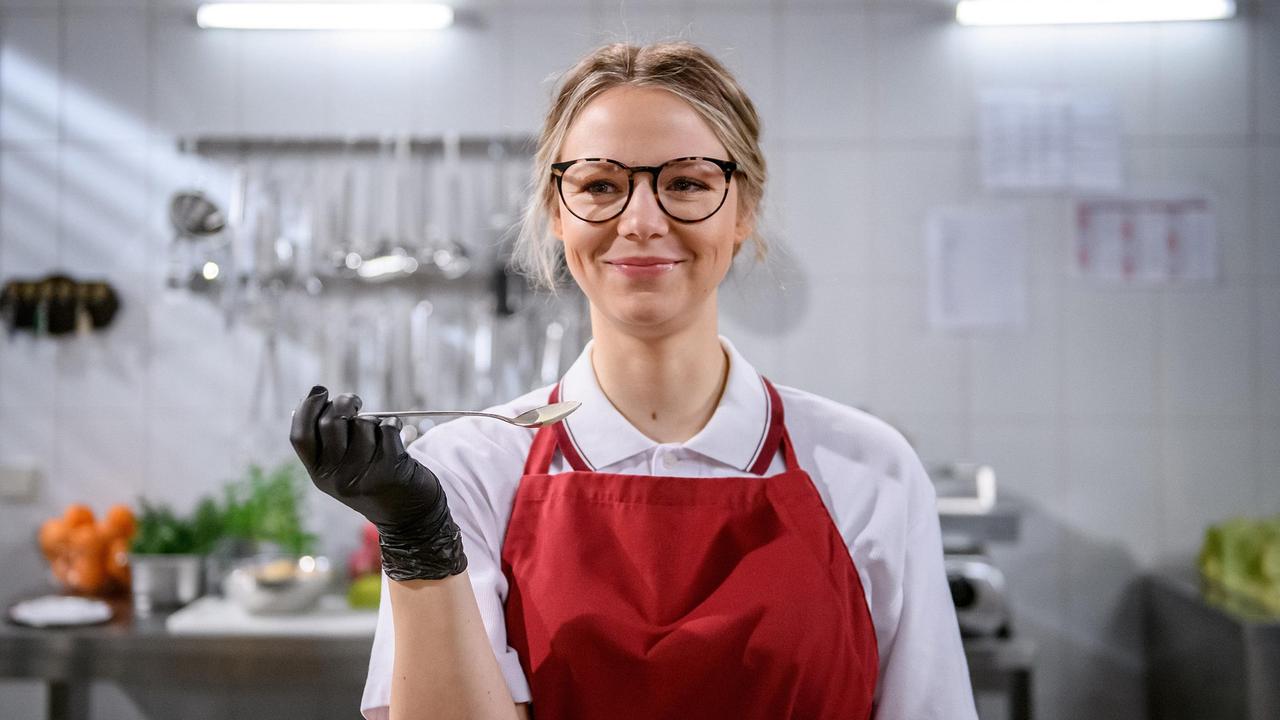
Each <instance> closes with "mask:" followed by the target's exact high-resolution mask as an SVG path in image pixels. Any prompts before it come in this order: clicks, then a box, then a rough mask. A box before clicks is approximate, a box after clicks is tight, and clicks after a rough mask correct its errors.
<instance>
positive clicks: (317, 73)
mask: <svg viewBox="0 0 1280 720" xmlns="http://www.w3.org/2000/svg"><path fill="white" fill-rule="evenodd" d="M335 35H336V33H326V32H289V31H280V32H275V31H265V30H264V31H257V32H252V33H245V34H243V35H241V36H240V53H239V56H238V57H237V58H236V59H235V60H233V61H231V66H232V67H233V68H234V72H235V73H236V79H235V84H236V85H238V86H239V87H240V89H241V98H242V104H241V106H240V108H239V124H238V127H237V128H236V130H237V131H239V132H241V133H244V134H246V135H282V136H287V137H295V136H307V135H323V134H327V133H338V134H340V133H341V132H342V128H339V127H337V126H336V125H334V123H333V119H334V114H333V109H334V102H335V99H334V93H333V88H332V85H331V82H330V81H331V78H332V77H333V74H334V72H335V66H334V63H335V62H336V57H337V53H336V51H335Z"/></svg>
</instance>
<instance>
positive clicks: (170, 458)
mask: <svg viewBox="0 0 1280 720" xmlns="http://www.w3.org/2000/svg"><path fill="white" fill-rule="evenodd" d="M139 432H140V434H141V436H142V437H143V438H145V450H146V452H145V453H144V456H143V458H141V463H142V464H143V466H144V467H145V470H146V477H145V481H143V482H141V483H140V488H139V489H140V491H141V492H142V493H143V495H144V496H145V497H146V498H147V499H148V500H150V501H152V502H163V503H168V504H170V505H172V506H173V508H174V509H175V510H178V511H179V512H187V511H189V510H190V509H191V508H193V507H195V504H196V502H198V501H199V499H200V498H202V497H206V496H210V495H212V496H215V497H219V498H220V497H221V495H222V488H223V487H224V486H225V485H226V483H227V482H228V481H231V480H236V479H239V478H240V477H241V475H242V473H243V472H244V470H245V468H246V467H247V465H248V461H249V458H248V453H247V452H246V450H247V448H246V447H245V445H246V440H247V438H248V435H249V433H247V432H245V428H244V419H243V416H241V415H240V414H239V413H232V412H228V411H226V410H223V409H217V410H212V409H210V408H199V409H198V408H190V409H180V408H173V407H156V408H154V409H152V410H151V411H150V412H148V413H147V417H146V420H145V423H144V427H143V428H141V429H140V431H139ZM285 434H286V435H287V431H286V433H285Z"/></svg>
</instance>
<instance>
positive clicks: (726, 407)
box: [360, 337, 977, 720]
mask: <svg viewBox="0 0 1280 720" xmlns="http://www.w3.org/2000/svg"><path fill="white" fill-rule="evenodd" d="M720 342H721V344H722V345H723V346H724V349H725V351H726V352H727V354H728V356H729V378H728V381H727V382H726V384H725V390H724V394H723V395H722V396H721V398H720V405H719V406H718V407H717V408H716V411H715V413H714V414H713V415H712V416H711V420H710V421H709V422H708V423H707V425H706V427H704V428H703V429H702V430H701V431H700V432H698V434H697V435H695V436H694V437H692V438H690V439H689V440H688V441H687V442H684V443H658V442H654V441H653V440H651V439H650V438H649V437H647V436H645V435H644V434H643V433H641V432H640V431H639V430H637V429H636V428H635V427H634V426H632V425H631V424H630V423H629V422H628V421H627V420H626V418H624V417H623V416H622V415H621V414H620V413H619V412H618V411H617V409H615V408H614V407H613V404H612V403H610V402H609V399H608V398H607V397H605V395H604V393H603V392H602V391H601V390H600V386H599V385H598V384H597V382H596V377H595V371H594V370H593V368H592V365H591V345H592V343H591V342H588V343H587V346H586V347H585V348H584V349H583V351H582V354H581V355H580V356H579V357H578V359H577V360H576V361H575V362H574V364H573V366H572V367H570V368H569V371H568V372H567V373H566V374H565V376H564V378H563V380H562V381H561V386H560V397H561V398H562V399H564V400H578V401H581V403H582V407H580V408H578V410H577V411H576V412H575V413H574V414H572V415H570V416H569V417H568V418H567V419H566V420H565V421H564V422H565V424H566V427H567V430H568V431H569V436H570V438H571V439H572V441H573V443H574V445H575V446H576V447H577V449H578V450H579V452H580V453H581V455H582V458H583V459H584V460H585V461H586V462H587V464H588V465H589V466H590V467H591V469H593V470H596V471H598V472H606V473H620V474H635V475H668V476H681V477H688V478H690V479H691V480H690V482H696V478H704V477H717V476H721V477H724V476H743V475H749V474H750V472H749V470H748V468H750V467H751V465H752V464H753V463H754V462H755V459H756V457H755V456H756V454H757V453H758V452H759V451H760V447H761V445H762V444H763V439H764V434H765V431H766V429H767V427H768V421H769V417H768V416H769V399H768V396H767V394H766V391H765V389H764V386H763V384H762V383H761V381H760V376H759V375H758V373H757V372H756V370H755V368H753V367H752V366H751V365H750V363H748V362H747V361H746V359H745V358H743V357H742V355H740V354H739V353H738V351H737V349H736V348H734V346H733V344H732V343H730V342H729V341H728V340H727V339H725V338H724V337H721V338H720ZM775 387H776V388H777V391H778V394H779V395H780V396H781V398H782V406H783V417H784V422H785V424H786V427H787V430H788V432H789V434H790V437H791V440H792V444H793V445H794V448H795V452H796V457H797V459H798V460H799V463H800V467H801V469H803V470H805V471H806V472H808V474H809V476H810V477H811V478H812V479H813V483H814V485H815V486H816V487H817V490H818V494H819V495H820V496H821V497H822V501H823V503H824V504H825V505H826V507H827V511H828V512H830V514H831V519H832V521H833V522H834V523H835V526H836V528H837V530H839V532H840V535H841V536H842V537H843V538H844V541H845V544H846V545H847V546H848V548H849V554H850V556H851V557H852V558H853V562H854V565H855V566H856V567H857V570H858V577H859V579H860V580H861V581H862V589H863V592H864V593H865V594H866V600H867V606H868V607H869V608H870V611H871V619H872V623H873V624H874V625H875V632H876V642H877V646H878V648H879V659H880V668H879V669H880V674H879V679H878V681H877V683H876V690H875V712H874V718H875V720H970V719H972V720H976V718H977V714H976V711H975V709H974V703H973V694H972V690H971V687H970V684H969V669H968V664H967V662H966V660H965V656H964V650H963V647H962V645H961V642H960V631H959V627H958V625H957V623H956V614H955V606H954V605H953V603H952V600H951V595H950V591H949V590H948V587H947V579H946V571H945V570H944V569H943V564H942V540H941V532H940V530H939V523H938V512H937V507H936V505H935V495H934V489H933V484H932V483H931V482H930V480H929V478H928V476H927V475H926V473H925V469H924V466H923V465H922V464H921V462H920V459H919V457H918V456H917V455H916V453H915V451H914V450H913V449H912V448H911V446H910V445H909V444H908V443H907V441H906V439H905V438H904V437H903V436H902V434H901V433H899V432H898V431H897V430H895V429H894V428H893V427H891V426H890V425H888V424H887V423H885V422H884V421H882V420H880V419H878V418H876V417H874V416H872V415H870V414H868V413H866V412H863V411H861V410H858V409H855V408H852V407H848V406H845V405H841V404H839V403H836V402H833V401H831V400H828V399H826V398H822V397H819V396H817V395H813V394H811V393H807V392H804V391H802V390H797V389H795V388H790V387H787V386H784V385H776V384H775ZM550 393H551V387H550V386H548V387H543V388H539V389H537V390H534V391H533V392H530V393H528V394H526V395H523V396H521V397H520V398H517V399H516V400H513V401H512V402H510V403H508V404H505V405H498V406H496V407H494V408H490V409H489V410H488V412H493V413H499V414H503V415H512V416H513V415H518V414H520V413H522V412H524V411H526V410H530V409H532V408H534V407H537V406H539V405H544V404H546V402H547V398H548V396H549V395H550ZM533 436H534V431H533V430H528V429H524V428H519V427H515V426H513V425H507V424H506V423H499V422H493V421H492V420H485V419H481V418H459V419H457V420H454V421H451V422H448V423H446V424H443V425H439V426H436V427H434V428H432V429H431V430H429V431H428V432H426V433H425V434H423V436H422V437H420V438H418V439H417V440H416V441H415V442H414V443H412V444H411V445H410V446H409V448H408V452H409V454H410V455H412V456H413V457H414V458H416V459H417V460H419V461H420V462H421V463H422V464H423V465H426V466H427V467H428V468H430V469H431V470H432V471H433V472H434V473H435V474H436V476H437V477H439V478H440V482H441V484H442V485H443V486H444V489H445V492H446V494H447V496H448V498H449V509H450V512H451V513H452V515H453V519H454V521H455V522H457V524H458V526H459V527H460V528H461V530H462V542H463V548H464V550H465V552H466V554H467V561H468V570H469V572H470V577H471V584H472V588H473V589H474V591H475V595H476V601H477V604H478V605H479V607H480V616H481V618H482V619H483V622H484V627H485V630H486V631H487V633H488V635H489V642H490V644H491V645H492V647H493V652H494V655H495V656H496V657H497V659H498V665H499V667H500V668H501V670H502V674H503V677H505V678H506V681H507V686H508V687H509V688H510V690H511V697H512V698H513V699H514V700H515V702H518V703H519V702H528V701H529V699H530V693H529V683H528V680H527V679H526V678H525V676H524V671H523V669H522V668H521V666H520V659H519V657H518V655H517V654H516V651H515V650H513V649H512V648H511V647H510V646H508V644H507V632H506V623H505V619H504V615H503V608H504V603H505V601H506V598H507V580H506V577H505V576H504V575H503V573H502V569H501V560H500V559H501V555H502V542H503V537H504V535H505V533H506V528H507V521H508V519H509V518H510V516H511V509H512V505H513V503H514V502H515V496H516V488H517V487H518V486H519V484H520V478H521V475H522V474H523V470H524V464H525V460H526V458H527V456H528V454H529V448H530V446H531V444H532V443H533ZM784 469H785V463H784V461H783V458H782V454H781V453H780V452H779V453H777V455H776V457H774V458H773V463H772V464H771V465H770V467H769V470H768V472H767V474H768V475H775V474H778V473H781V472H783V470H784ZM569 470H571V468H570V467H568V464H567V463H566V462H565V461H564V458H563V457H561V455H560V454H559V453H557V454H556V456H555V459H554V460H553V462H552V465H551V469H550V472H551V473H560V472H568V471H569ZM394 642H395V638H394V630H393V628H392V619H391V601H390V598H389V595H388V590H387V579H386V576H385V575H384V576H383V580H382V603H381V606H380V608H379V611H378V624H377V630H376V632H375V634H374V639H373V651H372V654H371V656H370V659H369V677H368V680H367V681H366V683H365V689H364V697H363V699H362V701H361V703H360V711H361V713H362V714H363V715H364V717H365V718H368V719H369V720H374V719H375V718H386V717H387V716H388V708H387V706H388V704H389V702H390V698H391V670H392V667H391V666H392V658H393V657H394V647H395V645H394ZM535 711H536V709H535Z"/></svg>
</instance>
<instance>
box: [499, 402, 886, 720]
mask: <svg viewBox="0 0 1280 720" xmlns="http://www.w3.org/2000/svg"><path fill="white" fill-rule="evenodd" d="M765 387H766V389H767V390H768V394H769V401H770V406H771V420H770V427H769V432H768V433H767V434H766V436H765V441H764V446H763V448H762V449H761V452H760V454H759V455H758V458H757V461H756V464H755V465H754V466H753V467H752V468H751V472H754V473H756V475H757V476H754V477H753V476H747V477H713V478H687V477H669V476H653V475H616V474H609V473H599V472H594V471H591V470H588V469H587V465H586V463H585V462H584V461H583V460H582V457H581V456H580V455H579V454H578V452H577V450H576V449H575V448H574V446H573V443H572V442H570V441H569V437H568V433H567V431H566V430H565V429H564V427H563V425H562V424H556V425H553V426H550V427H544V428H542V429H541V430H539V431H538V434H537V435H536V436H535V437H534V440H533V447H532V449H531V450H530V452H529V459H528V461H527V463H526V464H525V471H524V473H525V474H524V477H523V478H522V479H521V481H520V486H519V488H518V490H517V491H516V497H515V504H514V506H513V508H512V511H511V521H510V524H509V525H508V526H507V536H506V541H505V542H504V544H503V546H502V570H503V573H504V574H505V575H506V577H507V581H508V582H509V584H510V594H509V596H508V598H507V605H506V625H507V638H508V642H509V643H510V645H511V647H512V648H514V649H515V650H516V651H517V652H519V654H520V663H521V665H522V666H523V668H524V673H525V677H526V678H528V680H529V684H530V687H531V689H532V693H533V699H532V703H533V712H534V714H535V717H536V718H537V720H570V719H576V718H582V719H584V720H587V719H590V720H626V719H629V718H636V719H637V720H640V719H643V720H655V719H657V718H699V719H702V720H705V719H714V718H733V719H734V720H755V719H758V720H782V719H784V718H815V719H816V718H839V719H841V720H846V719H849V720H852V719H855V718H867V717H870V715H871V703H872V694H873V692H874V690H875V686H876V674H877V668H878V659H877V654H876V638H875V630H874V628H873V626H872V624H871V615H870V612H869V611H868V609H867V605H866V600H865V598H864V596H863V592H862V583H861V582H860V581H859V579H858V573H857V571H856V570H855V569H854V566H853V561H852V560H851V559H850V557H849V551H848V549H847V548H846V546H845V543H844V539H843V538H841V536H840V533H839V531H838V530H836V527H835V525H834V524H833V523H832V522H831V517H830V515H828V513H827V510H826V507H825V506H824V505H823V503H822V498H821V497H819V495H818V492H817V490H816V489H815V488H814V486H813V482H812V481H811V480H810V479H809V476H808V474H807V473H805V471H803V470H801V469H800V467H799V465H798V464H797V463H796V457H795V452H794V451H793V450H792V447H791V441H790V438H789V437H788V436H787V431H786V427H785V425H784V424H783V422H782V400H781V398H779V396H778V393H777V391H776V390H775V389H774V388H773V385H772V384H770V383H769V382H768V381H767V380H766V381H765ZM558 392H559V387H558V386H557V387H556V389H555V390H553V391H552V393H551V402H556V396H557V394H558ZM779 448H780V449H781V450H782V452H783V455H784V457H785V459H786V471H785V472H783V473H780V474H778V475H773V476H771V477H758V475H760V474H761V473H764V472H766V471H767V470H768V467H769V463H770V461H771V460H772V458H773V455H774V453H775V452H777V451H778V449H779ZM556 450H559V451H560V452H561V454H563V455H564V457H565V458H566V460H567V461H568V462H569V464H570V466H571V467H572V468H574V469H573V471H571V472H565V473H560V474H558V475H551V474H548V471H549V469H550V466H551V458H552V456H553V455H554V453H555V452H556Z"/></svg>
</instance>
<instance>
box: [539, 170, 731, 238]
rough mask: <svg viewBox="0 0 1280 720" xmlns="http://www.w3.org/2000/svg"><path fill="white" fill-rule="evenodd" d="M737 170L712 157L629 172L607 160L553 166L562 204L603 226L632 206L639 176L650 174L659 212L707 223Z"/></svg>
mask: <svg viewBox="0 0 1280 720" xmlns="http://www.w3.org/2000/svg"><path fill="white" fill-rule="evenodd" d="M737 169H738V164H737V163H735V162H732V161H729V160H717V159H715V158H708V157H682V158H676V159H674V160H668V161H666V162H664V163H662V164H661V165H655V166H645V165H636V166H633V167H628V166H626V165H623V164H622V163H620V162H618V161H617V160H610V159H608V158H579V159H577V160H565V161H564V162H558V163H552V164H551V174H552V175H553V176H555V179H556V189H557V190H558V191H559V193H560V199H561V200H562V201H563V202H564V206H565V207H566V208H568V209H569V212H570V213H573V216H574V217H576V218H578V219H579V220H585V221H586V222H591V223H601V222H606V221H608V220H612V219H614V218H616V217H618V216H619V215H621V214H622V211H623V210H626V209H627V205H628V204H630V203H631V196H632V194H633V192H634V190H635V174H636V173H638V172H647V173H649V178H650V183H651V185H652V187H653V195H654V197H655V198H657V200H658V207H660V208H662V211H663V212H664V213H666V214H667V215H669V216H670V217H671V218H672V219H674V220H678V221H679V222H685V223H695V222H700V221H702V220H706V219H707V218H709V217H711V216H712V215H715V214H716V211H717V210H719V209H720V207H721V206H722V205H724V201H725V198H727V197H729V179H730V178H731V177H733V173H734V171H736V170H737Z"/></svg>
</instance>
